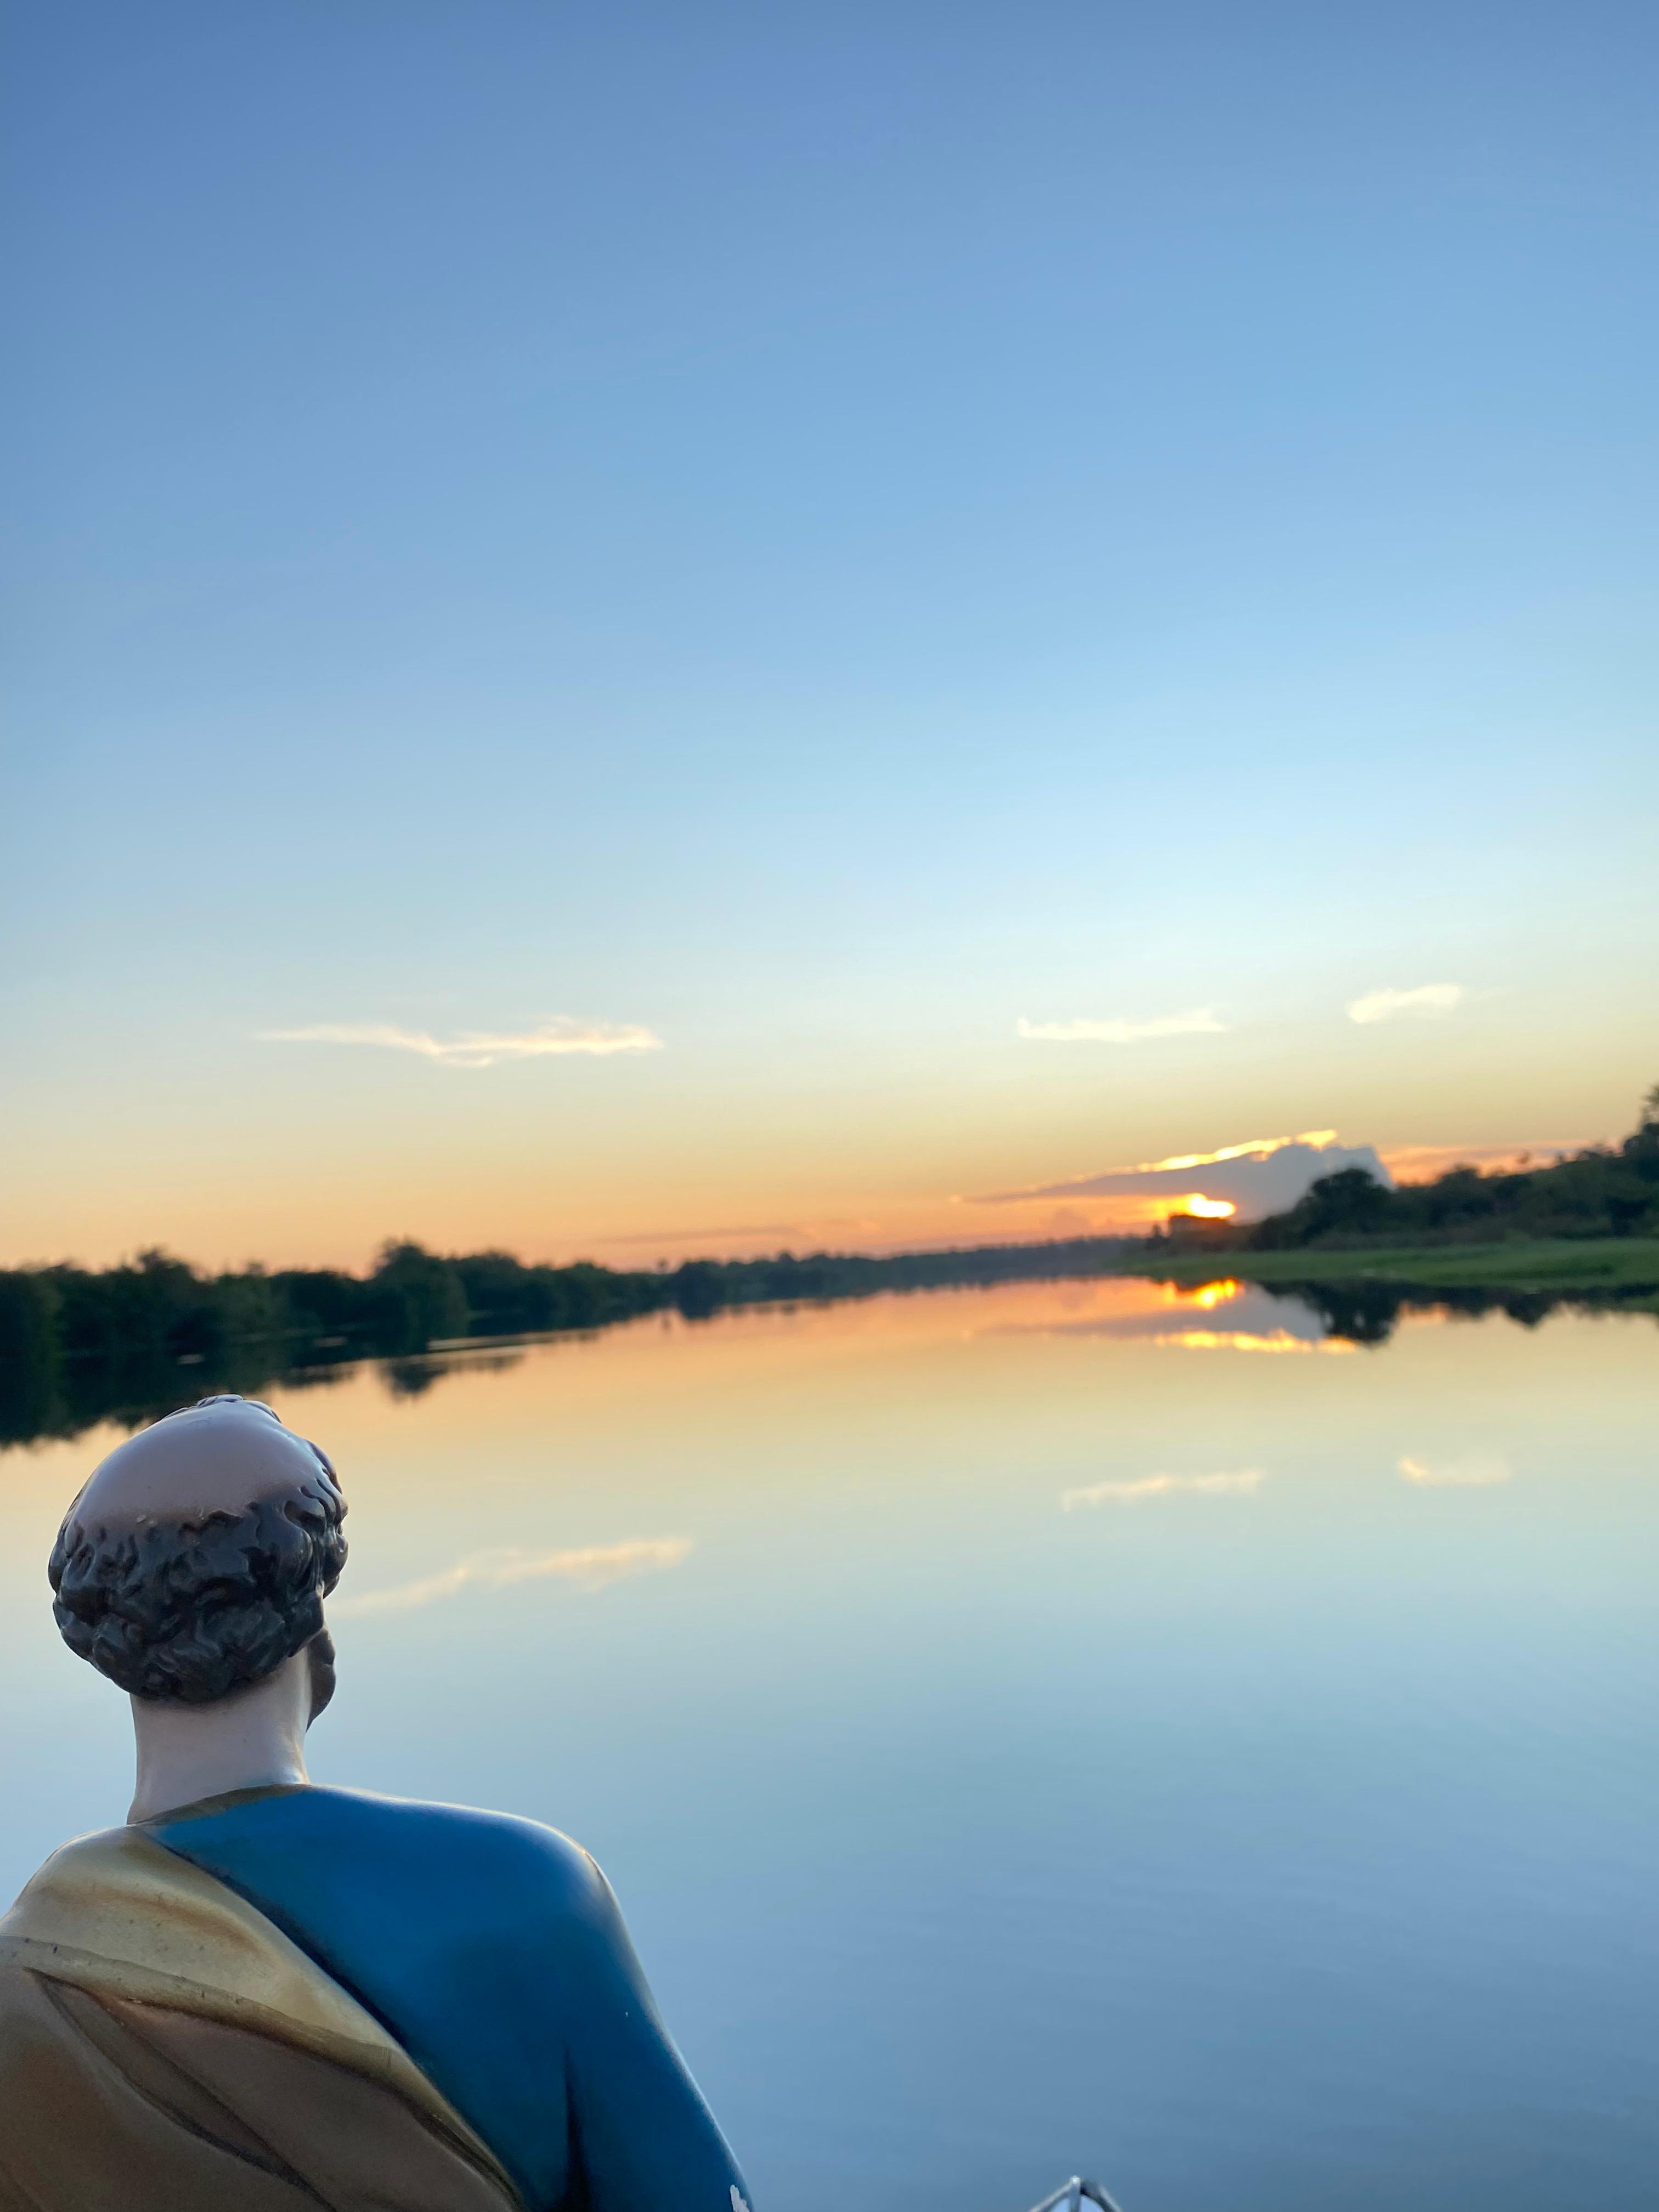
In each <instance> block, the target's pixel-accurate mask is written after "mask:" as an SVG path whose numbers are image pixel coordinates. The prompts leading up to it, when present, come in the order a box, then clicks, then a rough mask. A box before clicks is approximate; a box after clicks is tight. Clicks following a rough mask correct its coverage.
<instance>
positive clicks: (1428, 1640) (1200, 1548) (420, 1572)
mask: <svg viewBox="0 0 1659 2212" xmlns="http://www.w3.org/2000/svg"><path fill="white" fill-rule="evenodd" d="M1371 1288H1372V1286H1366V1295H1367V1296H1368V1297H1369V1296H1370V1291H1371ZM1486 1304H1487V1306H1488V1307H1489V1308H1490V1307H1492V1306H1493V1305H1498V1306H1501V1305H1502V1304H1503V1302H1502V1301H1492V1300H1487V1301H1486ZM1453 1317H1454V1316H1451V1315H1450V1312H1449V1302H1448V1301H1447V1300H1445V1299H1444V1298H1441V1297H1436V1298H1425V1299H1419V1300H1413V1299H1409V1298H1407V1297H1405V1296H1404V1295H1403V1294H1401V1293H1398V1292H1390V1293H1389V1307H1388V1313H1387V1321H1388V1327H1387V1328H1386V1330H1383V1331H1382V1332H1381V1333H1380V1334H1379V1331H1378V1328H1377V1326H1376V1322H1377V1313H1376V1310H1371V1309H1368V1310H1367V1311H1366V1313H1365V1314H1364V1315H1363V1316H1361V1320H1362V1321H1363V1322H1364V1331H1365V1334H1363V1335H1361V1336H1360V1337H1358V1338H1356V1337H1355V1336H1353V1335H1351V1334H1345V1333H1344V1330H1345V1328H1346V1326H1347V1325H1349V1324H1350V1323H1352V1315H1351V1314H1349V1313H1348V1312H1347V1311H1346V1309H1342V1310H1338V1309H1336V1308H1333V1307H1330V1306H1328V1305H1327V1306H1322V1305H1321V1304H1319V1303H1318V1302H1317V1300H1316V1299H1315V1298H1313V1297H1310V1296H1309V1295H1307V1294H1303V1295H1301V1296H1299V1297H1296V1298H1289V1297H1286V1296H1285V1294H1284V1293H1283V1292H1282V1291H1277V1290H1275V1291H1273V1292H1271V1293H1270V1292H1267V1291H1263V1290H1261V1289H1260V1288H1259V1287H1253V1286H1251V1285H1249V1284H1247V1283H1241V1282H1237V1281H1225V1282H1223V1281H1218V1282H1217V1283H1215V1284H1212V1285H1207V1286H1206V1287H1205V1289H1204V1290H1203V1291H1200V1292H1197V1293H1194V1294H1193V1295H1190V1296H1183V1295H1182V1294H1180V1293H1176V1292H1174V1291H1170V1290H1169V1289H1168V1288H1166V1287H1165V1286H1164V1285H1158V1284H1152V1283H1146V1282H1134V1281H1130V1280H1125V1279H1098V1278H1097V1279H1092V1280H1078V1281H1071V1282H1051V1283H1046V1284H1027V1285H1005V1286H1001V1287H998V1288H995V1289H992V1290H986V1291H951V1292H939V1293H927V1294H922V1295H917V1296H915V1297H885V1298H881V1299H876V1300H872V1301H866V1302H864V1303H860V1304H841V1305H831V1306H824V1307H819V1308H807V1307H800V1308H798V1309H795V1310H783V1309H781V1308H776V1307H770V1308H762V1307H754V1308H749V1309H744V1310H735V1311H730V1312H727V1313H725V1314H723V1315H720V1316H716V1317H715V1318H714V1319H713V1320H711V1321H708V1322H700V1323H698V1324H697V1325H696V1326H693V1325H692V1324H691V1323H690V1322H688V1321H686V1320H684V1318H682V1317H681V1316H678V1315H671V1316H666V1317H664V1316H657V1315H653V1316H647V1318H646V1319H644V1320H643V1321H641V1322H636V1323H634V1324H631V1325H629V1326H628V1327H625V1328H619V1329H614V1330H611V1331H608V1332H605V1333H603V1334H597V1335H590V1336H587V1337H586V1338H582V1337H578V1336H574V1335H567V1336H561V1337H557V1338H552V1339H549V1340H544V1341H538V1342H532V1343H526V1344H523V1345H520V1346H513V1347H503V1346H477V1347H465V1348H463V1349H461V1350H459V1351H445V1352H439V1353H436V1354H433V1355H431V1356H429V1357H428V1358H424V1359H422V1360H421V1361H419V1362H417V1363H414V1364H413V1365H411V1364H410V1362H408V1361H407V1360H403V1361H399V1362H398V1363H396V1364H384V1363H375V1362H365V1363H362V1364H358V1365H356V1366H353V1367H350V1368H345V1367H339V1368H333V1369H327V1370H323V1371H322V1372H321V1373H319V1372H318V1371H317V1370H314V1369H313V1370H305V1371H302V1372H301V1373H298V1374H293V1375H289V1376H277V1377H275V1378H270V1377H267V1378H265V1385H266V1387H265V1390H264V1393H263V1394H262V1395H269V1396H270V1399H271V1400H272V1402H273V1403H274V1404H275V1405H276V1407H277V1409H278V1411H279V1412H281V1413H283V1417H284V1418H285V1419H289V1421H291V1422H292V1423H293V1424H294V1425H295V1426H297V1427H299V1428H301V1429H303V1430H306V1431H308V1432H310V1433H312V1434H314V1435H315V1436H316V1437H318V1438H319V1440H320V1441H321V1442H322V1443H324V1444H325V1447H326V1448H327V1449H329V1451H330V1452H331V1455H332V1456H333V1457H334V1459H335V1460H336V1462H337V1465H338V1466H339V1468H341V1471H342V1474H343V1480H344V1482H345V1486H346V1488H347V1492H348V1495H349V1499H350V1506H351V1518H350V1520H349V1523H348V1533H349V1536H350V1539H351V1544H352V1557H351V1560H350V1562H349V1566H348V1570H347V1573H346V1577H345V1580H344V1582H343V1585H342V1588H341V1592H340V1595H339V1598H338V1600H337V1601H335V1602H334V1603H333V1604H332V1605H331V1614H332V1617H333V1619H334V1622H335V1633H336V1640H337V1644H338V1646H339V1654H340V1681H341V1689H340V1694H339V1696H338V1698H337V1699H336V1701H335V1704H334V1705H333V1706H331V1709H330V1711H329V1713H328V1716H327V1717H326V1719H325V1722H324V1723H323V1724H322V1726H321V1727H320V1728H319V1730H318V1733H317V1737H316V1741H315V1771H316V1772H317V1774H318V1777H319V1779H321V1780H324V1781H330V1782H346V1783H352V1784H357V1785H360V1786H367V1787H370V1788H377V1789H384V1790H391V1791H393V1792H398V1793H406V1794H410V1795H416V1796H437V1797H443V1798H448V1799H453V1800H459V1801H462V1802H472V1803H486V1804H495V1805H500V1806H503V1807H507V1808H511V1809H513V1810H514V1811H518V1812H521V1813H525V1814H530V1815H532V1816H533V1817H536V1818H540V1819H544V1820H551V1821H553V1822H554V1823H555V1824H556V1825H557V1826H561V1827H563V1828H565V1829H566V1830H568V1832H571V1833H573V1834H574V1835H576V1836H578V1837H579V1838H580V1839H581V1841H582V1842H583V1843H584V1844H587V1845H588V1846H589V1847H590V1848H591V1849H592V1850H593V1851H594V1852H595V1853H596V1855H597V1856H598V1857H599V1860H600V1862H601V1863H602V1864H603V1865H604V1866H605V1869H606V1871H607V1872H608V1873H609V1874H610V1875H611V1878H612V1880H613V1881H615V1883H616V1885H617V1889H618V1891H619V1893H620V1894H621V1896H622V1898H623V1902H624V1904H625V1905H626V1906H627V1908H628V1910H629V1915H630V1918H631V1920H632V1922H633V1924H634V1927H635V1933H636V1935H637V1936H638V1939H639V1942H640V1944H641V1950H642V1952H643V1954H644V1955H645V1958H646V1960H647V1963H648V1965H649V1967H650V1970H651V1972H652V1976H653V1981H654V1982H655V1984H656V1985H657V1988H658V1990H659V1996H661V1999H662V2001H663V2004H664V2008H665V2012H666V2015H667V2017H668V2018H669V2020H670V2021H671V2025H672V2026H673V2027H674V2029H675V2032H676V2033H677V2035H678V2038H679V2039H680V2040H681V2042H682V2044H683V2045H684V2047H685V2049H686V2051H687V2052H688V2055H689V2057H690V2060H691V2063H692V2064H693V2066H694V2068H695V2069H696V2071H697V2073H698V2074H699V2075H700V2076H701V2077H702V2080H703V2082H704V2086H705V2087H707V2089H708V2092H709V2093H710V2095H711V2097H712V2099H713V2100H714V2104H715V2106H716V2107H717V2109H718V2110H719V2111H720V2113H721V2116H722V2119H723V2120H724V2121H725V2122H726V2124H727V2125H728V2126H729V2127H730V2128H731V2130H732V2133H733V2136H734V2137H735V2139H736V2140H737V2142H738V2144H739V2146H740V2148H741V2150H742V2153H743V2156H744V2163H745V2166H746V2167H747V2168H748V2170H749V2171H750V2175H751V2178H752V2179H753V2180H754V2183H755V2185H756V2188H755V2195H756V2203H757V2212H764V2208H765V2207H767V2206H772V2207H775V2208H777V2212H844V2208H845V2207H847V2206H848V2205H854V2204H856V2205H858V2206H860V2208H868V2212H947V2208H949V2212H959V2208H961V2207H963V2206H971V2207H983V2208H984V2212H1002V2208H1013V2207H1016V2206H1018V2205H1020V2204H1024V2203H1034V2202H1035V2201H1036V2199H1037V2197H1040V2196H1041V2194H1042V2191H1043V2190H1044V2188H1046V2187H1048V2186H1049V2185H1051V2182H1052V2179H1053V2178H1054V2175H1056V2174H1057V2173H1060V2172H1074V2171H1078V2170H1079V2169H1081V2170H1084V2171H1095V2172H1100V2173H1101V2174H1102V2175H1103V2177H1104V2178H1105V2179H1106V2180H1107V2181H1108V2183H1109V2185H1110V2186H1111V2188H1112V2190H1113V2193H1114V2194H1115V2195H1116V2196H1118V2197H1120V2199H1121V2201H1122V2202H1124V2203H1127V2204H1129V2205H1131V2206H1135V2205H1139V2206H1142V2207H1144V2208H1146V2212H1213V2208H1215V2207H1217V2206H1222V2205H1225V2206H1226V2207H1228V2208H1229V2212H1281V2208H1282V2207H1284V2206H1285V2205H1287V2204H1289V2205H1331V2206H1337V2205H1340V2206H1341V2207H1342V2208H1344V2212H1384V2208H1390V2212H1391V2208H1394V2207H1395V2206H1398V2205H1400V2204H1410V2205H1411V2206H1413V2212H1500V2208H1502V2212H1516V2208H1519V2212H1545V2208H1546V2207H1548V2208H1549V2212H1554V2208H1555V2207H1556V2206H1558V2205H1560V2206H1565V2205H1570V2206H1571V2207H1573V2208H1574V2212H1634V2208H1636V2207H1638V2206H1640V2205H1644V2204H1645V2203H1647V2202H1648V2201H1649V2200H1650V2198H1651V2197H1652V2195H1653V2177H1654V2175H1655V2174H1656V2172H1659V2107H1656V2104H1655V2100H1654V2099H1653V2096H1652V2074H1653V2059H1654V2053H1655V2051H1656V2049H1659V1997H1656V1990H1659V1911H1656V1905H1655V1893H1654V1885H1653V1879H1652V1867H1651V1859H1652V1838H1653V1836H1654V1835H1655V1833H1656V1832H1659V1762H1656V1760H1655V1759H1654V1757H1653V1752H1654V1729H1653V1719H1652V1716H1653V1713H1654V1711H1655V1710H1656V1708H1659V1615H1656V1611H1655V1608H1654V1607H1653V1603H1652V1592H1651V1579H1652V1567H1651V1562H1652V1559H1653V1557H1654V1553H1655V1547H1656V1543H1659V1482H1656V1480H1655V1469H1654V1462H1653V1449H1652V1409H1653V1382H1654V1371H1655V1360H1654V1353H1655V1350H1656V1338H1655V1335H1654V1332H1653V1329H1652V1327H1651V1324H1650V1321H1649V1320H1648V1319H1646V1318H1642V1319H1631V1320H1620V1319H1616V1318H1609V1317H1607V1316H1605V1315H1601V1314H1596V1315H1589V1314H1586V1313H1584V1312H1582V1311H1575V1310H1571V1308H1566V1309H1562V1308H1558V1309H1557V1310H1554V1311H1553V1312H1552V1313H1551V1315H1550V1316H1548V1318H1547V1320H1545V1321H1544V1322H1542V1323H1541V1324H1540V1323H1539V1321H1538V1317H1537V1316H1536V1315H1535V1314H1533V1313H1530V1312H1528V1313H1527V1314H1524V1315H1522V1316H1519V1317H1520V1318H1521V1319H1522V1320H1523V1321H1525V1322H1527V1324H1528V1325H1527V1326H1524V1327H1516V1326H1514V1325H1513V1324H1512V1321H1511V1320H1510V1318H1506V1317H1505V1316H1504V1312H1501V1311H1494V1310H1489V1311H1488V1312H1487V1313H1486V1316H1485V1317H1484V1318H1474V1319H1470V1320H1468V1321H1466V1322H1465V1321H1462V1320H1460V1321H1459V1322H1458V1325H1456V1326H1451V1325H1449V1320H1450V1319H1451V1318H1453ZM1279 1331H1284V1332H1285V1333H1287V1334H1292V1335H1294V1336H1295V1337H1296V1339H1297V1341H1299V1342H1305V1343H1310V1344H1326V1343H1344V1344H1346V1345H1348V1346H1350V1347H1352V1346H1354V1345H1355V1344H1356V1342H1358V1343H1360V1344H1362V1345H1364V1346H1368V1347H1369V1348H1367V1349H1364V1350H1362V1351H1354V1350H1352V1349H1351V1350H1350V1352H1349V1355H1348V1356H1346V1357H1334V1358H1252V1357H1230V1356H1227V1351H1228V1350H1230V1349H1236V1348H1237V1347H1236V1346H1224V1344H1218V1345H1217V1346H1215V1347H1213V1356H1210V1357H1204V1356H1198V1355H1199V1353H1200V1351H1203V1350H1207V1349H1211V1348H1212V1347H1209V1346H1203V1347H1200V1346H1193V1345H1191V1344H1189V1343H1187V1342H1185V1341H1183V1339H1185V1338H1188V1337H1190V1336H1192V1335H1194V1334H1198V1335H1202V1336H1206V1337H1213V1338H1215V1339H1218V1340H1227V1339H1230V1338H1237V1337H1240V1336H1243V1337H1250V1338H1268V1339H1271V1338H1272V1337H1273V1336H1274V1335H1275V1334H1277V1333H1278V1332H1279ZM204 1364H205V1363H204ZM415 1373H417V1374H418V1376H419V1378H420V1381H421V1383H422V1388H420V1389H417V1390H416V1391H415V1392H414V1393H413V1394H411V1393H410V1391H409V1390H408V1389H406V1388H404V1383H405V1381H406V1379H407V1378H408V1376H410V1375H411V1374H415ZM166 1379H167V1385H168V1389H167V1401H168V1402H170V1401H173V1400H176V1399H177V1398H179V1397H182V1396H185V1395H196V1393H197V1392H198V1391H199V1390H201V1389H204V1388H206V1387H208V1383H210V1381H212V1380H216V1379H218V1378H217V1377H216V1376H211V1375H207V1374H204V1365H197V1366H195V1367H192V1368H190V1369H187V1370H183V1371H182V1373H180V1372H179V1370H169V1372H168V1375H167V1378H166ZM127 1413H128V1415H129V1416H131V1417H136V1415H133V1414H132V1409H131V1407H129V1408H128V1409H127ZM120 1432H121V1431H120V1425H119V1424H118V1423H107V1424H106V1425H102V1426H100V1428H98V1429H97V1430H96V1431H89V1432H88V1433H86V1434H85V1435H83V1436H82V1437H79V1438H78V1439H77V1440H76V1441H73V1442H70V1441H65V1440H62V1439H59V1440H56V1441H54V1440H50V1439H45V1438H42V1439H39V1440H37V1441H36V1442H35V1443H33V1445H32V1446H31V1447H30V1448H29V1449H27V1450H15V1451H11V1452H9V1453H7V1454H5V1455H3V1457H0V1470H3V1475H4V1480H0V1761H3V1770H4V1772H5V1774H6V1778H7V1785H8V1786H7V1790H6V1791H5V1793H4V1796H3V1799H0V1890H4V1891H6V1892H10V1891H14V1890H15V1888H16V1887H17V1886H18V1885H19V1884H20V1883H21V1881H22V1880H23V1879H24V1878H25V1876H26V1875H27V1874H28V1873H29V1872H31V1871H32V1870H33V1868H34V1867H35V1866H36V1865H38V1863H40V1860H41V1859H42V1858H43V1857H45V1856H46V1852H47V1851H48V1850H50V1849H52V1847H53V1846H54V1845H55V1844H58V1842H60V1841H61V1840H62V1839H63V1838H64V1837H65V1836H66V1835H69V1834H71V1833H74V1832H76V1831H78V1830H84V1829H87V1828H89V1827H94V1826H103V1825H106V1823H108V1822H109V1821H110V1820H113V1819H118V1818H119V1816H120V1814H121V1811H122V1808H124V1806H125V1801H126V1784H127V1780H128V1770H127V1759H128V1757H129V1752H128V1749H127V1745H126V1741H125V1734H126V1730H125V1716H124V1714H123V1712H122V1711H121V1700H120V1699H118V1698H116V1697H113V1696H112V1695H110V1694H108V1692H107V1687H106V1686H105V1685H102V1684H100V1683H99V1682H97V1681H96V1680H94V1678H93V1677H92V1676H91V1675H90V1674H89V1673H88V1670H87V1669H86V1668H83V1667H81V1666H79V1665H78V1664H77V1663H76V1662H75V1661H74V1660H72V1659H71V1658H70V1656H69V1655H68V1654H67V1653H66V1652H65V1651H64V1650H63V1648H62V1646H61V1644H59V1643H58V1640H57V1638H56V1635H55V1632H54V1631H53V1628H52V1620H51V1614H50V1609H49V1602H48V1600H49V1593H48V1591H47V1589H46V1582H45V1576H44V1561H45V1559H46V1553H47V1551H48V1548H49V1546H50V1543H51V1539H52V1532H53V1530H54V1529H55V1528H56V1526H57V1523H58V1518H59V1516H61V1514H62V1512H63V1510H64V1505H65V1504H66V1503H67V1502H68V1500H69V1498H70V1497H71V1496H72V1495H73V1493H74V1492H75V1490H76V1488H77V1487H78V1486H79V1485H80V1483H81V1481H82V1480H83V1479H84V1476H85V1474H86V1472H87V1470H88V1468H89V1466H90V1465H91V1464H92V1462H94V1460H95V1459H96V1458H97V1457H98V1456H99V1455H100V1454H101V1452H102V1451H104V1450H105V1449H107V1448H108V1446H109V1444H110V1443H112V1442H113V1441H114V1440H115V1438H116V1437H117V1436H118V1434H119V1433H120ZM1498 1468H1502V1469H1503V1470H1504V1471H1505V1473H1506V1474H1507V1475H1508V1477H1509V1479H1508V1480H1497V1479H1496V1477H1497V1470H1498Z"/></svg>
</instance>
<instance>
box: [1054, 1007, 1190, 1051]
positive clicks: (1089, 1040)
mask: <svg viewBox="0 0 1659 2212" xmlns="http://www.w3.org/2000/svg"><path fill="white" fill-rule="evenodd" d="M1226 1027H1227V1024H1226V1023H1225V1022H1224V1021H1218V1019H1217V1018H1216V1011H1215V1008H1214V1007H1213V1006H1194V1008H1193V1009H1192V1011H1191V1012H1190V1013H1185V1014H1157V1015H1154V1017H1153V1018H1152V1020H1151V1021H1149V1022H1102V1021H1097V1020H1095V1019H1093V1018H1091V1017H1090V1016H1087V1015H1082V1016H1079V1018H1077V1019H1076V1020H1075V1021H1069V1022H1028V1021H1027V1020H1026V1018H1025V1017H1024V1014H1022V1015H1021V1016H1020V1018H1019V1019H1018V1021H1017V1022H1016V1023H1015V1024H1014V1034H1015V1035H1016V1036H1023V1037H1027V1038H1029V1039H1030V1041H1031V1042H1033V1043H1035V1044H1139V1043H1141V1042H1143V1041H1144V1040H1145V1039H1146V1038H1147V1037H1166V1036H1222V1035H1224V1034H1225V1030H1226Z"/></svg>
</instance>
